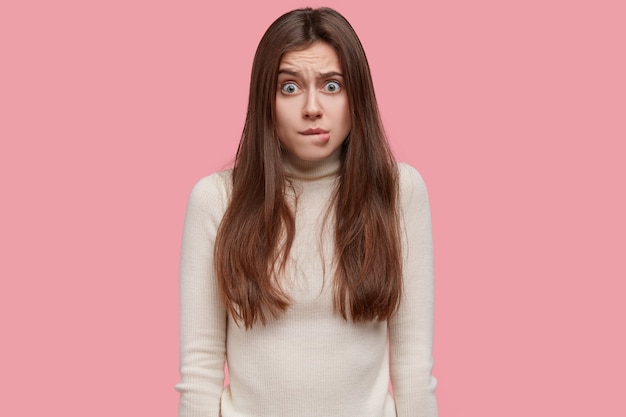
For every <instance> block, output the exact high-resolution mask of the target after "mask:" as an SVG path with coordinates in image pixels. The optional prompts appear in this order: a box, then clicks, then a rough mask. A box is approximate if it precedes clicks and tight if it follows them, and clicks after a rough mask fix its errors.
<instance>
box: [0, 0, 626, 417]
mask: <svg viewBox="0 0 626 417" xmlns="http://www.w3.org/2000/svg"><path fill="white" fill-rule="evenodd" d="M325 4H326V5H329V6H332V7H335V8H336V9H338V10H339V11H340V12H342V13H343V14H344V15H345V16H346V17H347V18H348V19H349V20H350V21H351V23H352V24H353V26H354V27H355V29H356V30H357V32H358V33H359V35H360V37H361V40H362V42H363V44H364V46H365V49H366V52H367V54H368V58H369V61H370V65H371V67H372V72H373V77H374V83H375V86H376V91H377V94H378V98H379V105H380V108H381V111H382V114H383V117H384V122H385V126H386V128H387V131H388V134H389V136H390V139H391V142H392V146H393V148H394V150H395V152H396V154H397V157H398V159H400V160H403V161H407V162H409V163H411V164H412V165H414V166H416V167H417V168H418V169H419V170H420V171H421V172H422V174H423V176H424V178H425V179H426V182H427V185H428V187H429V191H430V198H431V205H432V213H433V225H434V238H435V255H436V260H435V261H436V265H435V266H436V273H437V277H436V286H437V290H436V297H437V299H436V322H435V346H434V350H435V361H436V365H435V375H436V376H437V378H438V379H439V382H440V384H439V388H438V398H439V404H440V415H441V416H442V417H457V416H458V417H462V416H470V417H472V416H480V417H503V416H506V417H517V416H520V417H521V416H569V417H572V416H624V415H626V406H625V405H624V402H623V398H622V396H623V391H624V375H626V363H625V359H624V352H626V342H625V336H624V321H625V318H626V309H625V307H624V301H623V299H624V295H625V293H626V292H625V290H626V287H625V284H624V283H625V281H626V266H625V259H626V256H625V255H626V254H625V249H626V238H625V236H626V221H625V213H626V197H625V191H624V190H625V188H626V186H625V183H626V163H625V159H626V149H625V145H624V143H625V141H626V76H625V74H626V62H625V57H626V25H625V24H624V18H625V16H626V10H624V6H623V4H624V3H623V2H621V1H608V0H596V1H591V0H588V1H556V0H542V1H538V0H532V1H529V0H526V1H521V0H520V1H496V0H491V1H485V0H478V1H471V2H469V1H460V0H451V1H445V2H408V1H407V2H402V1H397V0H389V1H385V2H379V3H373V2H372V3H365V2H361V1H339V0H335V1H328V2H327V3H325ZM304 5H306V3H304V2H300V1H297V2H294V1H274V2H272V3H266V2H256V1H255V2H253V1H247V2H238V1H228V2H223V3H212V2H206V1H205V2H200V1H176V2H175V1H171V0H170V1H147V0H144V1H139V0H125V1H120V0H109V1H77V0H75V1H64V0H59V1H54V2H46V1H12V2H11V1H6V2H3V3H2V5H1V6H0V60H1V64H0V74H1V76H0V138H1V145H0V187H1V188H0V191H1V193H2V204H1V210H2V215H1V216H0V244H1V245H2V247H1V249H2V252H1V253H2V255H1V261H0V279H1V281H0V321H1V322H0V324H1V327H0V328H1V330H2V348H1V349H2V355H1V356H0V369H1V370H2V377H1V378H0V381H1V382H0V384H2V385H1V386H0V392H1V396H2V400H1V401H0V415H3V416H41V415H64V416H71V417H72V416H92V417H97V416H174V415H175V414H176V407H177V400H178V395H177V393H176V392H175V391H174V384H175V383H176V382H177V380H178V292H177V291H178V282H177V280H178V277H177V274H178V255H179V245H180V237H181V229H182V222H183V217H184V210H185V204H186V200H187V196H188V194H189V191H190V190H191V187H192V185H193V184H194V183H195V182H196V181H197V180H198V179H199V178H201V177H202V176H205V175H207V174H209V173H210V172H213V171H215V170H219V169H222V168H224V167H228V166H229V164H230V163H231V161H232V157H233V156H234V153H235V150H236V146H237V142H238V138H239V135H240V133H241V129H242V126H243V119H244V113H245V108H246V101H247V89H248V82H249V73H250V67H251V62H252V57H253V54H254V51H255V48H256V45H257V43H258V41H259V39H260V37H261V35H262V34H263V32H264V30H265V29H266V28H267V26H268V25H269V24H270V23H271V22H272V21H273V20H274V19H275V18H276V17H278V16H279V15H280V14H282V13H283V12H286V11H288V10H290V9H292V8H295V7H300V6H304ZM313 5H321V4H315V3H314V4H313Z"/></svg>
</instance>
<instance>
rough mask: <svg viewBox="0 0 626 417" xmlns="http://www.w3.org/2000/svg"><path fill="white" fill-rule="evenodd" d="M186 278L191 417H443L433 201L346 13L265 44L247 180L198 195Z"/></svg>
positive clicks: (245, 139)
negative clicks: (435, 336) (436, 362)
mask: <svg viewBox="0 0 626 417" xmlns="http://www.w3.org/2000/svg"><path fill="white" fill-rule="evenodd" d="M180 280H181V282H180V284H181V350H180V354H181V381H180V382H179V383H178V384H177V386H176V388H177V390H178V391H179V392H180V394H181V397H180V404H179V416H180V417H191V416H223V417H231V416H250V417H253V416H254V417H275V416H289V417H302V416H320V417H322V416H323V417H333V416H346V417H370V416H371V417H390V416H396V415H397V416H400V417H405V416H423V417H432V416H436V415H437V404H436V400H435V394H434V391H435V385H436V380H435V378H434V377H432V376H431V369H432V355H431V345H432V325H433V268H432V244H431V227H430V213H429V206H428V199H427V195H426V189H425V187H424V183H423V181H422V179H421V177H420V176H419V174H418V173H417V171H415V169H413V168H411V167H409V166H408V165H405V164H396V163H395V161H394V159H393V156H392V155H391V152H390V149H389V146H388V143H387V141H386V138H385V136H384V133H383V128H382V124H381V121H380V117H379V113H378V108H377V105H376V100H375V97H374V89H373V85H372V80H371V75H370V71H369V67H368V64H367V60H366V57H365V53H364V52H363V48H362V46H361V43H360V42H359V40H358V38H357V36H356V34H355V33H354V30H353V29H352V27H351V26H350V24H349V23H348V22H347V21H346V20H345V19H344V18H343V17H342V16H341V15H340V14H339V13H337V12H336V11H334V10H332V9H328V8H321V9H310V8H307V9H299V10H294V11H292V12H289V13H287V14H285V15H283V16H281V17H280V18H278V19H277V20H276V21H275V22H274V23H273V24H272V25H271V26H270V27H269V29H268V30H267V32H266V33H265V35H264V36H263V38H262V39H261V42H260V44H259V46H258V49H257V52H256V55H255V58H254V63H253V68H252V78H251V85H250V99H249V104H248V112H247V117H246V123H245V127H244V131H243V134H242V138H241V142H240V144H239V149H238V151H237V158H236V161H235V166H234V168H233V170H232V171H225V172H220V173H216V174H213V175H211V176H209V177H206V178H204V179H202V180H201V181H199V182H198V184H196V186H195V187H194V189H193V191H192V193H191V196H190V200H189V203H188V209H187V215H186V218H185V227H184V232H183V245H182V253H181V269H180ZM225 361H227V362H228V368H229V375H230V384H229V385H228V386H227V387H225V388H224V372H223V371H224V364H225ZM389 378H391V383H392V387H393V391H394V396H395V398H394V397H392V396H391V394H389V392H388V383H389Z"/></svg>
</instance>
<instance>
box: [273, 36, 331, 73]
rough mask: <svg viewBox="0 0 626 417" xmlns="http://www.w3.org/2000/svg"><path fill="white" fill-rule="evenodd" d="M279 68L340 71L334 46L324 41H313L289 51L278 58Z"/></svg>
mask: <svg viewBox="0 0 626 417" xmlns="http://www.w3.org/2000/svg"><path fill="white" fill-rule="evenodd" d="M280 69H294V70H306V69H311V70H317V71H329V70H333V71H337V72H340V71H341V69H342V68H341V64H340V63H339V57H338V56H337V52H336V51H335V48H333V47H332V46H330V45H329V44H327V43H325V42H315V43H313V44H311V45H310V46H308V47H307V48H305V49H298V50H294V51H289V52H287V53H285V55H283V57H282V59H281V60H280Z"/></svg>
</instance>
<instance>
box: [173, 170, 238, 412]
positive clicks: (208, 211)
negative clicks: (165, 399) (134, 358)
mask: <svg viewBox="0 0 626 417" xmlns="http://www.w3.org/2000/svg"><path fill="white" fill-rule="evenodd" d="M223 183H224V180H223V177H220V174H213V175H211V176H209V177H206V178H204V179H202V180H200V181H199V182H198V183H197V184H196V185H195V187H194V188H193V191H192V192H191V195H190V197H189V202H188V204H187V214H186V216H185V225H184V228H183V239H182V248H181V256H180V376H181V379H180V382H179V383H178V384H176V390H177V391H178V392H180V402H179V409H178V415H179V417H218V416H219V415H220V397H221V394H222V390H223V386H224V361H225V352H226V347H225V342H226V319H227V315H226V311H225V309H224V307H223V305H222V303H221V301H220V299H219V294H218V289H217V282H216V278H215V274H214V270H213V246H214V242H215V235H216V233H217V228H218V226H219V223H220V220H221V217H222V214H223V212H224V206H225V198H224V196H225V191H224V185H223Z"/></svg>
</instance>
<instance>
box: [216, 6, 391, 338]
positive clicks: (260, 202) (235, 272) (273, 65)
mask: <svg viewBox="0 0 626 417" xmlns="http://www.w3.org/2000/svg"><path fill="white" fill-rule="evenodd" d="M316 41H322V42H326V43H327V44H329V45H331V46H332V47H333V48H334V49H335V51H336V53H337V55H338V57H339V61H340V63H341V65H342V68H343V72H344V81H345V87H346V91H347V94H348V97H349V105H350V111H351V117H352V126H351V131H350V135H349V139H347V140H346V141H345V143H344V145H343V147H342V163H341V168H340V172H339V175H340V181H339V185H338V187H337V189H336V191H335V194H334V197H333V198H334V202H333V205H332V207H333V209H334V212H335V213H334V214H335V215H334V218H335V219H336V220H335V225H334V226H335V227H334V230H335V257H334V262H335V267H336V270H335V275H334V305H335V309H336V311H338V312H339V313H340V314H341V315H342V316H343V318H344V319H346V320H348V319H351V320H354V321H371V320H386V319H389V318H390V317H391V316H392V315H393V313H394V312H395V311H396V309H397V307H398V304H399V300H400V296H401V288H402V271H401V247H400V232H399V224H398V212H397V206H398V202H397V199H398V173H397V168H396V164H395V160H394V158H393V155H392V154H391V150H390V148H389V145H388V143H387V139H386V137H385V133H384V130H383V127H382V123H381V119H380V115H379V112H378V106H377V104H376V97H375V95H374V87H373V83H372V78H371V74H370V69H369V65H368V63H367V58H366V57H365V52H364V51H363V47H362V45H361V42H360V41H359V39H358V37H357V35H356V33H355V32H354V29H353V28H352V26H350V24H349V23H348V21H347V20H346V19H345V18H344V17H343V16H342V15H341V14H339V13H338V12H336V11H334V10H332V9H329V8H319V9H311V8H306V9H298V10H293V11H291V12H288V13H286V14H284V15H283V16H281V17H279V18H278V19H277V20H276V21H275V22H274V23H272V25H271V26H270V27H269V28H268V30H267V31H266V32H265V34H264V35H263V37H262V39H261V41H260V43H259V46H258V48H257V51H256V54H255V56H254V61H253V66H252V76H251V81H250V96H249V102H248V111H247V115H246V121H245V125H244V129H243V133H242V136H241V141H240V143H239V148H238V150H237V157H236V160H235V166H234V168H233V172H232V179H233V189H232V196H231V201H230V204H229V206H228V208H227V209H226V212H225V214H224V217H223V219H222V222H221V225H220V228H219V230H218V233H217V237H216V243H215V271H216V274H217V279H218V283H219V289H220V293H221V297H222V300H223V302H224V303H225V305H226V306H227V308H228V310H229V313H230V314H231V316H232V317H233V318H234V319H235V320H236V321H237V322H243V324H244V325H245V327H246V328H251V327H252V326H253V324H255V323H256V322H261V323H262V324H265V323H266V322H267V319H268V318H269V316H272V317H274V318H276V317H279V315H280V313H282V312H283V311H285V310H286V309H287V308H289V306H290V298H289V296H288V295H287V294H286V292H285V291H284V290H283V289H282V288H281V282H280V277H279V276H280V273H279V272H284V270H285V264H286V262H287V259H288V255H289V252H290V250H291V246H292V243H293V239H294V235H295V219H294V213H293V212H292V211H291V209H290V208H289V206H288V204H287V201H286V199H285V189H286V179H285V174H284V171H283V166H282V163H281V150H280V145H279V140H278V136H277V134H276V130H275V126H276V123H275V120H276V118H275V114H274V109H275V107H274V104H275V100H276V89H277V82H278V70H279V65H280V61H281V59H282V57H283V55H284V54H285V53H286V52H289V51H292V50H296V49H303V48H306V47H307V46H309V45H311V44H312V43H313V42H316Z"/></svg>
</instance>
